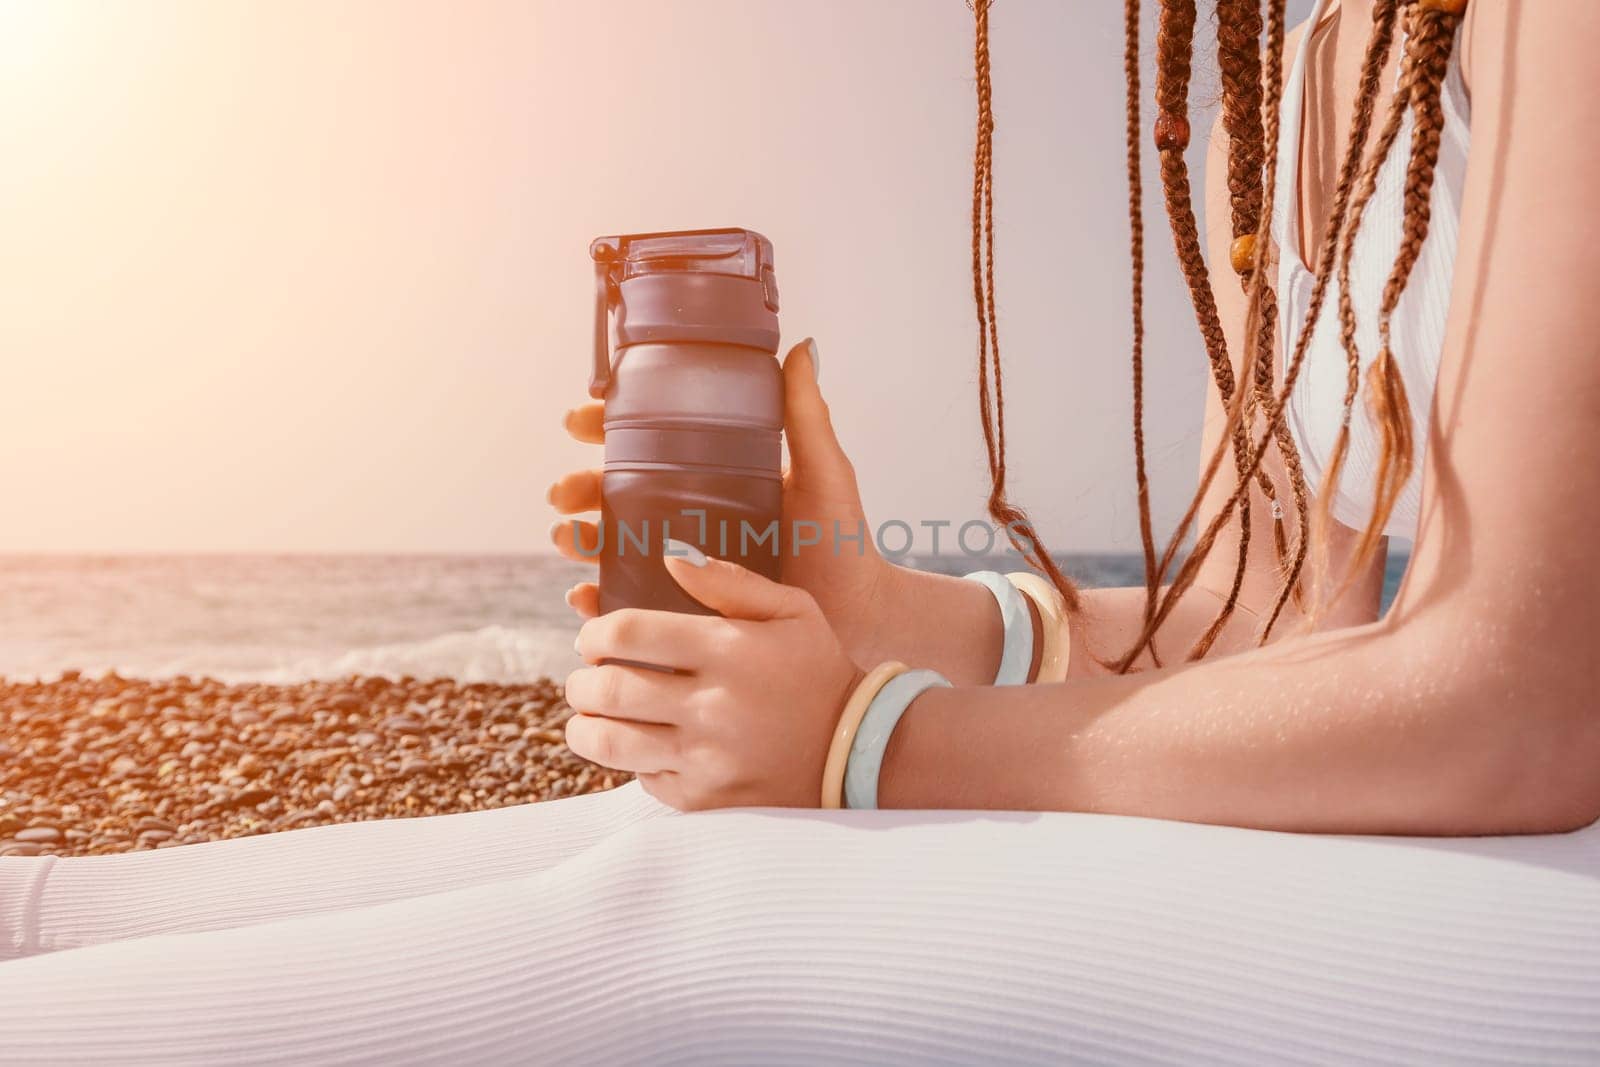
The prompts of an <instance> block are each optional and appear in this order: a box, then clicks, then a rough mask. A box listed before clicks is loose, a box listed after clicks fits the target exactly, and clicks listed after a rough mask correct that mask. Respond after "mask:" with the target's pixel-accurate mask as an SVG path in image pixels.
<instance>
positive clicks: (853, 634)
mask: <svg viewBox="0 0 1600 1067" xmlns="http://www.w3.org/2000/svg"><path fill="white" fill-rule="evenodd" d="M783 384H784V429H785V436H786V439H787V441H788V445H789V469H788V470H786V471H785V472H784V475H783V534H784V537H785V543H784V549H783V552H784V554H783V558H782V577H783V581H784V582H785V583H786V584H788V585H795V586H799V587H800V588H802V589H804V590H806V591H807V592H808V593H810V594H811V595H812V597H813V598H815V600H816V601H817V604H818V605H819V606H820V607H821V608H822V611H823V614H824V615H825V616H826V617H827V619H828V622H829V623H830V624H831V625H832V626H833V628H834V632H835V633H836V634H837V635H838V636H839V639H840V640H841V641H842V642H843V643H844V645H845V647H846V648H847V649H850V650H851V651H852V652H855V651H858V650H870V649H871V647H872V644H873V637H874V634H875V633H876V631H877V629H878V616H879V615H880V614H881V613H882V610H883V608H884V606H885V603H886V601H888V600H889V599H891V598H890V597H888V596H887V592H888V587H889V586H890V585H891V584H892V583H893V582H894V581H895V576H896V575H897V574H898V573H899V568H897V567H894V566H892V565H891V564H889V563H888V562H887V561H886V560H884V559H883V557H882V556H881V555H879V553H878V550H877V546H876V544H875V543H874V540H873V531H872V529H871V527H870V526H868V524H867V521H866V516H865V513H864V512H863V510H862V507H861V494H860V491H859V490H858V489H857V487H856V475H855V468H854V467H852V466H851V464H850V460H849V458H848V457H846V456H845V454H844V449H843V448H841V447H840V446H839V439H838V437H837V435H835V433H834V431H833V423H832V420H831V419H830V417H829V414H828V405H827V402H826V401H824V400H823V398H822V391H821V389H820V388H819V387H818V385H817V355H816V345H815V342H813V341H811V340H810V339H809V338H808V339H807V340H805V341H802V342H800V343H799V344H797V345H795V346H794V347H793V348H791V349H790V350H789V353H788V355H787V357H785V359H784V362H783ZM604 413H605V408H604V405H603V404H601V403H598V402H595V403H587V404H584V405H583V406H581V407H577V408H573V409H572V410H571V411H569V412H567V414H566V419H565V425H566V429H567V432H568V433H569V434H571V435H572V436H573V437H574V438H576V439H577V440H579V441H582V442H585V443H587V444H600V443H602V442H603V441H604V439H605V431H604V428H603V425H602V422H603V418H604ZM548 499H549V501H550V504H551V506H552V507H554V508H555V510H556V512H557V513H558V514H560V515H562V516H567V517H566V518H563V519H561V520H559V521H558V522H557V523H556V524H555V526H554V527H552V528H551V531H550V534H551V538H552V540H553V541H554V542H555V545H556V548H557V550H558V551H560V552H561V554H562V555H564V556H566V557H567V558H568V559H573V560H578V561H581V562H585V563H589V564H594V563H597V562H598V558H599V557H598V554H597V553H596V552H595V551H594V546H595V545H596V544H597V543H598V535H599V530H598V527H597V526H596V525H595V524H594V523H593V522H590V521H588V520H574V519H572V518H571V517H570V516H574V515H579V514H584V513H588V512H596V511H599V510H600V470H599V469H598V468H590V469H586V470H579V471H573V472H572V473H571V474H568V475H566V476H565V477H563V478H561V479H560V480H559V481H557V482H556V483H555V484H554V485H552V486H551V487H550V492H549V497H548ZM835 523H837V524H838V529H839V531H840V532H841V533H842V534H843V537H842V538H841V539H839V540H835V537H834V530H835ZM807 524H814V525H807ZM797 529H803V530H804V532H805V534H806V537H807V539H809V538H811V537H815V538H816V539H817V542H818V543H816V544H810V545H804V546H802V547H800V548H798V549H796V548H795V547H794V546H793V544H792V543H790V542H792V541H794V540H797V538H794V537H793V533H794V531H796V530H797ZM858 534H859V539H857V535H858ZM574 537H577V538H579V539H581V544H582V546H583V547H584V548H585V549H587V550H588V554H585V552H583V551H580V550H579V544H578V543H576V542H575V541H574ZM567 603H568V604H569V605H571V606H572V608H573V610H574V611H576V612H577V613H578V614H579V615H580V616H582V617H583V618H586V619H587V618H593V617H594V616H595V615H596V614H598V612H599V608H600V590H599V587H598V586H597V585H596V584H595V583H594V582H580V583H579V584H578V585H575V586H573V587H572V588H571V589H570V590H568V592H567Z"/></svg>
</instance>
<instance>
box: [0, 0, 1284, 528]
mask: <svg viewBox="0 0 1600 1067" xmlns="http://www.w3.org/2000/svg"><path fill="white" fill-rule="evenodd" d="M1308 6H1309V3H1308V2H1305V0H1301V2H1297V3H1294V4H1291V8H1292V14H1295V15H1303V14H1304V11H1305V9H1306V8H1307V7H1308ZM1151 8H1152V11H1153V8H1154V4H1153V3H1152V4H1151ZM971 20H972V16H971V14H970V12H969V11H968V10H967V7H966V5H965V4H964V3H963V2H962V0H804V2H779V0H610V2H607V3H576V2H573V0H551V2H520V3H511V2H506V3H499V2H489V0H471V2H465V3H445V2H442V0H440V2H426V3H424V2H400V0H395V2H382V0H345V2H339V3H321V2H313V0H274V2H267V0H256V2H239V0H208V2H201V0H189V2H176V0H140V2H138V3H123V4H99V3H89V2H72V0H35V2H23V0H0V161H3V163H0V356H3V360H4V362H3V368H4V382H3V384H0V497H3V500H4V504H3V507H4V513H3V514H4V521H3V523H0V551H95V552H121V551H141V552H144V551H157V552H184V551H260V552H277V551H423V552H434V551H438V552H451V551H530V550H531V551H538V550H543V549H544V548H545V547H546V544H547V542H546V534H545V531H546V528H547V527H548V526H549V524H550V522H551V520H552V516H551V515H550V513H549V511H548V509H547V508H546V506H545V503H544V492H545V488H546V486H547V485H548V484H549V483H550V482H551V481H552V480H553V479H554V478H555V477H556V476H557V475H559V474H560V473H561V472H562V471H563V470H565V469H568V468H570V467H573V466H576V465H582V464H589V463H598V460H599V456H598V450H596V449H587V448H584V447H581V446H578V445H576V444H573V443H571V442H569V441H567V440H566V438H565V437H564V435H563V433H562V431H561V428H560V416H561V413H562V412H563V411H564V410H565V409H566V408H567V407H569V406H571V405H572V404H574V403H577V402H579V401H581V400H583V399H584V396H585V382H586V361H587V358H588V347H587V346H588V344H589V330H590V328H591V318H590V314H591V308H590V299H591V285H592V281H591V275H590V265H589V261H588V258H587V247H588V243H589V241H590V239H591V238H593V237H595V236H597V235H600V234H611V233H619V232H629V231H638V230H665V229H680V228H683V229H687V228H700V227H711V226H746V227H749V228H752V229H756V230H760V231H761V232H763V233H765V234H766V235H767V236H768V237H770V238H771V239H772V241H773V243H774V246H775V249H776V259H777V272H778V279H779V283H780V287H781V290H782V303H783V307H782V313H781V316H780V321H781V324H782V327H783V331H784V334H785V338H786V341H785V344H786V345H787V344H789V343H792V342H794V341H797V340H799V339H801V338H803V337H805V336H806V335H808V334H811V335H815V336H816V338H817V343H818V346H819V348H820V351H821V355H822V365H823V374H822V385H823V389H824V392H825V393H826V394H827V395H828V396H829V398H830V402H831V404H832V407H833V411H834V421H835V424H836V425H837V426H838V427H839V430H840V433H841V437H842V438H843V440H844V443H845V445H846V448H847V449H848V450H849V451H850V452H851V454H852V456H853V458H854V459H855V461H856V465H857V468H858V470H859V473H860V476H861V483H862V490H863V495H864V498H865V500H866V504H867V508H868V514H869V516H870V517H871V518H872V519H873V520H874V521H883V520H886V519H890V518H897V519H901V520H903V521H907V522H910V523H913V524H915V523H917V522H920V521H921V520H924V519H929V520H933V519H954V520H957V521H960V520H963V519H966V518H971V517H975V516H978V515H980V514H981V513H982V500H983V496H984V493H985V491H986V484H985V483H986V479H985V464H984V459H983V448H982V442H981V438H980V436H979V431H978V421H977V414H976V399H975V392H974V391H975V384H974V383H975V380H976V373H975V354H974V353H975V328H974V319H973V309H972V295H971V275H970V273H969V271H970V267H969V258H968V257H969V255H970V231H969V229H968V226H969V219H968V211H969V208H970V203H971V180H972V175H971V152H972V139H973V125H974V101H973V91H972V56H971V49H972V26H971ZM1151 21H1152V22H1153V18H1152V20H1151ZM992 24H993V33H992V37H993V56H994V64H995V67H994V91H995V109H996V123H997V133H996V149H995V151H996V163H995V169H996V193H995V197H996V214H997V227H996V229H997V237H996V247H997V255H998V261H999V266H998V272H997V273H998V290H999V306H1000V309H1001V323H1000V325H1001V341H1002V349H1003V352H1004V353H1005V356H1006V371H1007V379H1006V381H1007V385H1008V394H1007V400H1008V404H1007V407H1008V413H1009V416H1010V418H1009V422H1008V429H1009V437H1010V442H1011V468H1012V472H1013V474H1012V479H1013V485H1014V488H1015V493H1014V495H1015V497H1016V499H1018V500H1019V501H1020V502H1021V503H1023V504H1024V505H1025V506H1027V507H1029V508H1030V509H1031V510H1032V512H1033V514H1034V517H1035V518H1036V519H1037V520H1038V522H1039V525H1040V527H1041V530H1042V532H1043V533H1044V536H1045V538H1046V539H1047V540H1048V541H1049V542H1050V543H1051V544H1052V546H1053V547H1055V548H1057V549H1059V550H1065V551H1074V550H1076V551H1092V550H1101V549H1109V548H1128V547H1132V546H1135V545H1136V544H1137V532H1136V526H1135V511H1134V497H1133V487H1132V475H1131V471H1132V446H1131V435H1130V430H1129V414H1128V412H1129V385H1128V380H1129V372H1128V337H1129V330H1128V256H1127V222H1126V214H1125V204H1126V191H1125V185H1124V181H1125V178H1124V164H1123V146H1122V137H1123V132H1122V131H1123V111H1122V93H1123V80H1122V58H1121V54H1122V39H1121V5H1120V4H1115V3H1112V2H1110V0H1092V2H1090V0H1081V2H1079V0H997V3H996V5H995V8H994V11H993V15H992ZM1151 31H1153V25H1150V26H1149V27H1148V28H1147V34H1146V54H1147V55H1148V53H1149V49H1148V45H1149V38H1150V34H1151ZM1198 36H1200V37H1202V38H1203V39H1207V40H1209V37H1210V22H1209V18H1206V19H1204V20H1203V25H1202V28H1201V32H1200V33H1199V34H1198ZM1213 66H1214V65H1213V63H1212V62H1211V61H1209V60H1206V59H1204V58H1202V59H1201V61H1200V74H1199V83H1200V84H1199V85H1198V86H1197V94H1198V95H1199V96H1201V97H1204V98H1210V97H1214V95H1215V90H1214V88H1213V87H1212V86H1213V83H1214V78H1213V77H1212V76H1210V74H1209V73H1208V72H1209V71H1210V70H1212V69H1213ZM1147 88H1148V81H1147ZM1147 116H1148V109H1147ZM1147 121H1148V118H1147ZM1203 128H1204V126H1203V125H1201V124H1200V123H1199V122H1198V120H1197V129H1203ZM1195 140H1196V142H1197V143H1199V142H1202V141H1203V138H1202V137H1200V136H1198V135H1197V136H1196V138H1195ZM1146 154H1147V157H1148V155H1149V154H1150V153H1149V152H1148V151H1147V153H1146ZM1196 155H1198V153H1196ZM1148 162H1149V160H1148V158H1147V163H1148ZM1195 164H1196V166H1197V168H1198V164H1199V160H1198V158H1197V159H1196V160H1195ZM1198 180H1199V179H1198V175H1197V181H1198ZM1146 184H1147V190H1146V191H1147V194H1148V204H1147V219H1148V221H1149V231H1148V233H1149V236H1148V247H1149V249H1150V252H1151V254H1150V257H1149V258H1150V261H1151V268H1150V270H1149V273H1148V277H1147V307H1148V308H1149V309H1150V314H1149V316H1148V349H1147V351H1148V352H1149V353H1150V356H1149V362H1148V367H1149V370H1148V377H1149V381H1150V387H1149V396H1148V434H1149V442H1150V461H1151V469H1152V476H1153V484H1154V491H1155V495H1156V499H1157V502H1158V505H1159V506H1158V511H1157V517H1158V529H1160V530H1162V531H1165V529H1167V528H1168V527H1169V526H1170V524H1171V522H1172V521H1174V520H1175V519H1176V517H1177V513H1178V511H1179V510H1180V509H1181V507H1182V505H1183V504H1184V503H1185V502H1186V501H1187V496H1188V493H1189V492H1190V490H1191V489H1192V487H1193V479H1194V471H1195V466H1196V448H1197V435H1198V428H1199V417H1200V411H1201V401H1202V388H1203V387H1204V373H1205V368H1204V360H1203V357H1202V355H1201V352H1200V347H1199V342H1198V337H1197V334H1196V331H1195V327H1194V320H1193V315H1192V313H1191V311H1190V310H1189V306H1188V302H1187V297H1186V296H1185V295H1184V293H1183V291H1182V289H1181V286H1180V283H1179V281H1178V274H1177V269H1176V267H1175V266H1174V265H1173V263H1172V261H1171V255H1170V248H1171V242H1170V238H1169V236H1168V233H1167V229H1166V226H1165V221H1164V216H1163V215H1162V213H1161V207H1160V200H1159V188H1158V186H1157V183H1156V182H1155V180H1154V174H1153V172H1152V171H1151V170H1150V168H1149V167H1148V166H1147V178H1146Z"/></svg>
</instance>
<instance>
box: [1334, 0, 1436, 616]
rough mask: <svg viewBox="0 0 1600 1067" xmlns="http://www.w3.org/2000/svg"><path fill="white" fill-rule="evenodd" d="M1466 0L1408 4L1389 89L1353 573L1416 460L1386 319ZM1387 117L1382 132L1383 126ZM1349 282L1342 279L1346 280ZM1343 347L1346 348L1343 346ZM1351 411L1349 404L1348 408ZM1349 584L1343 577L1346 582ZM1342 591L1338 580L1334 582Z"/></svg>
mask: <svg viewBox="0 0 1600 1067" xmlns="http://www.w3.org/2000/svg"><path fill="white" fill-rule="evenodd" d="M1464 8H1465V5H1464V4H1462V3H1451V2H1450V0H1418V2H1417V3H1416V5H1415V6H1414V7H1412V8H1411V9H1410V10H1409V11H1408V12H1407V20H1406V47H1405V58H1404V60H1403V62H1402V65H1401V72H1400V83H1399V86H1398V88H1397V89H1396V91H1395V95H1394V104H1393V106H1392V107H1391V109H1390V114H1391V122H1392V124H1394V125H1398V119H1396V118H1395V116H1397V115H1399V114H1400V113H1402V112H1403V111H1404V110H1405V109H1406V108H1409V109H1410V110H1411V113H1412V115H1413V119H1414V122H1413V125H1412V131H1411V154H1410V158H1409V159H1408V160H1407V162H1406V181H1405V197H1404V203H1403V219H1404V223H1403V226H1404V229H1403V232H1402V236H1401V241H1400V248H1399V250H1398V251H1397V252H1396V254H1395V260H1394V266H1393V267H1392V268H1391V270H1390V272H1389V278H1388V280H1387V281H1386V282H1385V283H1384V287H1383V295H1382V297H1381V298H1380V299H1379V302H1378V338H1379V348H1378V358H1377V359H1376V360H1374V361H1373V363H1372V366H1371V367H1370V368H1368V370H1367V383H1366V384H1367V403H1368V408H1369V411H1370V413H1371V416H1372V421H1373V423H1374V424H1375V425H1376V426H1377V427H1378V430H1379V438H1380V449H1379V454H1378V473H1377V478H1376V483H1377V493H1376V501H1375V503H1374V505H1373V509H1372V516H1371V518H1370V519H1369V520H1368V522H1367V527H1366V529H1364V530H1363V531H1362V532H1361V539H1360V540H1359V541H1358V542H1357V543H1356V548H1355V552H1354V561H1353V563H1352V565H1351V567H1350V570H1349V573H1350V574H1352V575H1353V574H1354V573H1355V572H1356V571H1358V570H1359V569H1360V568H1361V567H1362V566H1364V565H1365V563H1366V562H1367V560H1369V559H1370V558H1371V557H1372V554H1373V553H1374V552H1375V551H1376V550H1377V546H1378V541H1379V540H1380V539H1381V538H1382V536H1383V528H1384V526H1386V525H1387V524H1388V521H1389V515H1390V514H1391V513H1392V512H1393V510H1394V504H1395V501H1396V500H1398V499H1399V497H1400V492H1401V490H1402V489H1404V488H1405V484H1406V482H1407V480H1408V479H1409V478H1410V477H1411V471H1412V468H1413V466H1414V453H1415V443H1414V441H1413V440H1412V428H1411V409H1410V406H1409V404H1408V402H1407V399H1406V390H1405V382H1404V380H1403V379H1402V377H1401V374H1400V367H1399V364H1398V363H1397V362H1396V361H1395V359H1394V353H1393V350H1392V348H1391V337H1390V319H1391V317H1392V316H1393V314H1394V309H1395V307H1396V306H1397V305H1398V304H1399V302H1400V294H1401V293H1402V292H1404V291H1405V286H1406V281H1407V280H1408V279H1409V278H1410V277H1411V270H1412V268H1413V267H1414V266H1415V265H1416V262H1417V257H1418V256H1419V255H1420V254H1421V252H1422V245H1423V242H1425V241H1426V240H1427V238H1428V227H1429V224H1430V222H1431V221H1432V218H1433V206H1432V193H1433V178H1434V172H1435V169H1436V167H1437V166H1438V162H1439V142H1440V138H1441V135H1442V133H1443V131H1444V111H1443V109H1442V108H1441V106H1440V97H1441V94H1442V92H1443V89H1444V79H1445V77H1446V74H1447V72H1448V71H1449V68H1450V54H1451V52H1452V51H1453V50H1454V48H1455V41H1456V30H1457V28H1458V27H1459V26H1460V25H1461V19H1462V14H1463V11H1464ZM1388 132H1389V131H1388V126H1387V125H1386V127H1385V130H1384V133H1385V134H1388ZM1394 139H1395V138H1394V137H1393V136H1389V137H1388V141H1389V144H1387V145H1383V144H1381V145H1380V147H1382V148H1383V154H1382V155H1378V154H1376V153H1375V154H1374V156H1373V158H1372V160H1371V161H1369V163H1368V166H1367V172H1366V174H1364V175H1363V177H1362V183H1361V191H1360V193H1359V195H1358V198H1357V202H1356V212H1357V214H1356V217H1355V218H1353V219H1352V221H1351V230H1352V233H1351V235H1350V238H1349V240H1348V242H1347V245H1346V249H1345V252H1344V256H1343V261H1342V262H1341V267H1340V270H1341V275H1340V276H1341V279H1347V278H1348V276H1349V256H1350V250H1351V249H1353V248H1354V243H1355V236H1354V231H1355V229H1356V228H1357V227H1359V225H1360V217H1361V216H1362V215H1364V214H1365V210H1366V206H1367V203H1368V202H1369V201H1370V200H1371V198H1372V195H1373V193H1374V192H1375V191H1376V189H1377V184H1378V173H1379V170H1380V169H1381V167H1382V166H1383V161H1384V159H1385V158H1386V157H1387V155H1388V149H1389V147H1390V145H1392V144H1393V141H1394ZM1344 284H1345V287H1346V288H1348V283H1347V282H1345V283H1344ZM1346 311H1347V309H1346V308H1345V307H1344V306H1343V304H1341V307H1340V313H1341V319H1342V320H1344V321H1345V323H1346V324H1348V326H1349V327H1350V328H1351V330H1352V332H1353V323H1354V317H1355V314H1354V309H1353V307H1352V308H1350V309H1348V317H1346ZM1347 351H1348V349H1347ZM1346 411H1347V412H1348V411H1349V408H1346ZM1344 584H1345V586H1348V584H1349V580H1348V579H1347V581H1346V582H1345V583H1344ZM1340 591H1341V592H1342V591H1343V588H1341V590H1340Z"/></svg>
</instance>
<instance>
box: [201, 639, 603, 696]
mask: <svg viewBox="0 0 1600 1067" xmlns="http://www.w3.org/2000/svg"><path fill="white" fill-rule="evenodd" d="M577 665H578V656H577V654H576V653H575V652H574V651H573V649H572V631H571V628H568V629H566V630H557V629H555V628H545V627H539V628H532V627H510V626H485V627H482V628H481V629H477V630H463V631H456V632H453V633H444V634H438V635H436V636H434V637H428V638H424V639H421V640H417V641H402V642H397V643H394V644H386V645H376V646H373V647H370V648H354V649H349V650H346V651H343V652H340V653H337V654H333V655H324V656H311V657H307V658H304V659H301V660H299V661H297V662H295V663H292V664H289V665H287V666H283V667H277V668H273V669H270V670H266V671H260V672H249V673H252V674H254V675H255V676H254V677H252V678H250V679H248V680H252V681H262V682H277V683H286V682H298V681H309V680H316V679H327V678H342V677H344V676H346V675H350V674H363V675H382V676H384V677H389V678H399V677H401V676H403V675H408V674H409V675H413V676H415V677H418V678H434V677H447V678H454V679H456V680H457V681H461V682H533V681H537V680H539V679H540V678H548V677H554V678H557V679H559V678H562V677H564V676H565V675H566V673H567V672H568V671H570V670H572V669H573V668H574V667H576V666H577ZM230 673H234V674H236V673H237V672H230ZM235 680H241V681H243V680H247V679H244V678H237V677H236V678H235Z"/></svg>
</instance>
